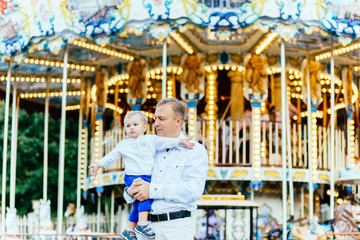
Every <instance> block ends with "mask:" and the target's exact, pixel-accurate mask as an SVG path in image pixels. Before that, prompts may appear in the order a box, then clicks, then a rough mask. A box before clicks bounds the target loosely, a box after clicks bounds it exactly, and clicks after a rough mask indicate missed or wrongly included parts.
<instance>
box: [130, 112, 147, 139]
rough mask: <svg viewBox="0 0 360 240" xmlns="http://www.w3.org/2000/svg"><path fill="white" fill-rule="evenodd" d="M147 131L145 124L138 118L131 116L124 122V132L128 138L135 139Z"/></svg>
mask: <svg viewBox="0 0 360 240" xmlns="http://www.w3.org/2000/svg"><path fill="white" fill-rule="evenodd" d="M146 129H147V124H145V123H144V121H143V120H142V119H141V118H140V117H139V116H136V115H135V116H132V117H130V118H128V119H127V120H126V122H125V131H126V134H127V136H128V137H129V138H137V137H138V136H139V135H143V134H144V133H145V131H146Z"/></svg>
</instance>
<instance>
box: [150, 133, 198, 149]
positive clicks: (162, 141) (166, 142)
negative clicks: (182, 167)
mask: <svg viewBox="0 0 360 240" xmlns="http://www.w3.org/2000/svg"><path fill="white" fill-rule="evenodd" d="M190 140H191V138H182V139H180V140H179V139H178V138H169V137H159V136H155V141H154V142H155V148H156V150H163V149H167V148H173V147H177V146H179V145H183V146H185V147H187V148H193V146H194V145H195V144H194V143H192V142H190Z"/></svg>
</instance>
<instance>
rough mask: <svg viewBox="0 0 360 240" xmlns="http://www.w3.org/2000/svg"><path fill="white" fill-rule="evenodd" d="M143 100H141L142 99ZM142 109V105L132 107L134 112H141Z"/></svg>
mask: <svg viewBox="0 0 360 240" xmlns="http://www.w3.org/2000/svg"><path fill="white" fill-rule="evenodd" d="M140 99H141V98H140ZM140 109H141V106H140V105H134V106H131V110H132V111H140Z"/></svg>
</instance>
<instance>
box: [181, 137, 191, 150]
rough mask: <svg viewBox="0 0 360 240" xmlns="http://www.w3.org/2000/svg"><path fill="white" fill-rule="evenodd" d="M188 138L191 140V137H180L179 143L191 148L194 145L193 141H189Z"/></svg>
mask: <svg viewBox="0 0 360 240" xmlns="http://www.w3.org/2000/svg"><path fill="white" fill-rule="evenodd" d="M190 140H191V138H182V139H180V141H179V144H180V145H184V146H185V147H187V148H190V149H192V148H193V147H194V146H195V143H193V142H190Z"/></svg>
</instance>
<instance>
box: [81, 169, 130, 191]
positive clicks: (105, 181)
mask: <svg viewBox="0 0 360 240" xmlns="http://www.w3.org/2000/svg"><path fill="white" fill-rule="evenodd" d="M118 184H124V171H119V172H108V173H103V174H100V175H99V177H94V176H90V177H88V184H87V188H88V189H90V188H96V187H98V186H111V185H118Z"/></svg>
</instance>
